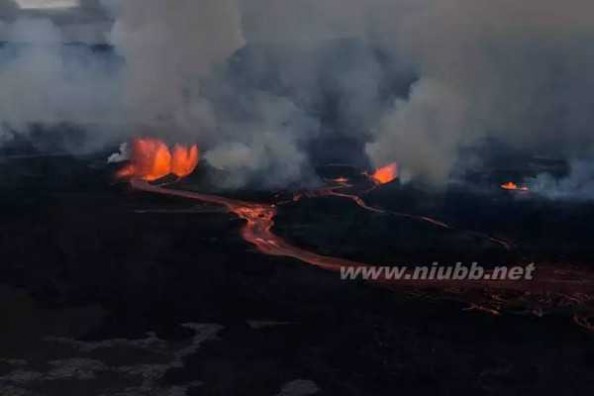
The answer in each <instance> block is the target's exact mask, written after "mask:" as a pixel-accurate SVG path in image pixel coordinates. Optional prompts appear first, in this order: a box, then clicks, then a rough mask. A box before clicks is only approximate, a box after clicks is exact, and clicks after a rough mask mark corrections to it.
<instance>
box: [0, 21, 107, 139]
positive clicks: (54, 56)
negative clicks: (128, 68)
mask: <svg viewBox="0 0 594 396" xmlns="http://www.w3.org/2000/svg"><path fill="white" fill-rule="evenodd" d="M3 28H4V29H3V31H4V33H5V35H4V37H5V39H6V41H7V44H6V45H5V46H3V47H2V48H0V87H1V89H0V140H8V139H10V137H11V136H12V135H13V134H15V133H26V132H27V131H28V130H29V129H30V126H31V125H32V124H43V125H45V126H48V127H51V126H55V125H59V124H62V123H71V124H76V125H80V126H84V127H86V128H87V129H89V130H93V129H95V128H97V130H102V131H103V133H106V132H109V131H110V121H109V120H111V122H112V123H113V124H112V126H113V125H115V124H116V123H117V118H118V116H119V111H118V109H119V108H118V106H117V98H118V97H119V94H118V84H117V78H114V76H113V75H112V73H111V71H112V66H111V65H109V64H108V63H106V62H105V61H103V60H100V59H98V58H96V57H94V56H93V55H92V54H91V52H90V51H88V50H76V49H70V50H68V49H65V48H63V46H62V44H63V37H62V34H61V30H60V29H59V28H58V27H57V26H56V25H55V24H53V23H52V22H51V21H50V20H48V19H18V20H16V21H14V22H12V23H6V24H4V26H3ZM106 121H107V122H106ZM99 124H102V126H101V128H99V127H98V126H99ZM89 133H90V134H91V133H92V132H89ZM96 133H99V132H98V131H97V132H96ZM91 140H92V139H91ZM81 149H82V148H81Z"/></svg>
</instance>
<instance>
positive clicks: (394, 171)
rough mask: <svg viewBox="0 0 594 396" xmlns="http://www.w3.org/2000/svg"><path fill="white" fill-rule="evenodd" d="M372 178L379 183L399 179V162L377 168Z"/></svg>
mask: <svg viewBox="0 0 594 396" xmlns="http://www.w3.org/2000/svg"><path fill="white" fill-rule="evenodd" d="M371 179H372V180H373V181H374V182H375V183H376V184H378V185H383V184H388V183H391V182H393V181H394V180H396V179H398V164H397V163H395V162H394V163H392V164H389V165H386V166H384V167H382V168H379V169H377V170H376V171H375V172H374V173H373V174H372V175H371Z"/></svg>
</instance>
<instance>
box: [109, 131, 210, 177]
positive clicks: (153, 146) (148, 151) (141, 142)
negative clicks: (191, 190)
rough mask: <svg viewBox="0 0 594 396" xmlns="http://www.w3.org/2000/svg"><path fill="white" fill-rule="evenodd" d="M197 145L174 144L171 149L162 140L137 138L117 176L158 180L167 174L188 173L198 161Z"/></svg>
mask: <svg viewBox="0 0 594 396" xmlns="http://www.w3.org/2000/svg"><path fill="white" fill-rule="evenodd" d="M199 159H200V158H199V151H198V146H196V145H194V146H192V147H189V148H188V147H185V146H180V145H176V146H175V147H174V148H173V150H169V147H167V145H166V144H165V142H163V141H162V140H159V139H155V138H138V139H134V140H133V141H132V153H131V157H130V163H129V164H128V165H126V166H125V167H124V168H123V169H121V170H120V171H119V172H118V173H117V177H118V178H130V179H132V178H138V179H142V180H146V181H155V180H159V179H161V178H163V177H165V176H167V175H169V174H174V175H176V176H177V177H179V178H182V177H186V176H188V175H190V174H191V173H192V172H194V170H195V169H196V167H197V166H198V161H199Z"/></svg>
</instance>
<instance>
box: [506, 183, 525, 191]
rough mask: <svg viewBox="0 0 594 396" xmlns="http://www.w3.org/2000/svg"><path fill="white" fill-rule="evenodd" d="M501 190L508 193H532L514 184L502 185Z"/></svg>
mask: <svg viewBox="0 0 594 396" xmlns="http://www.w3.org/2000/svg"><path fill="white" fill-rule="evenodd" d="M501 188H502V189H504V190H508V191H530V189H529V188H528V187H520V186H518V185H517V184H516V183H514V182H507V183H505V184H502V185H501Z"/></svg>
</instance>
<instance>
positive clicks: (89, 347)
mask: <svg viewBox="0 0 594 396" xmlns="http://www.w3.org/2000/svg"><path fill="white" fill-rule="evenodd" d="M103 162H104V161H103V159H102V158H86V159H72V158H70V157H67V156H56V157H37V158H14V157H13V158H6V157H3V158H0V171H1V174H2V177H1V178H0V203H1V204H0V216H1V217H0V219H1V222H0V227H1V233H0V252H1V254H2V265H1V266H0V275H1V277H2V278H1V280H0V283H1V286H0V312H1V313H2V318H3V320H2V322H1V324H0V334H1V338H0V394H1V395H3V396H4V395H39V394H41V395H59V396H66V395H73V396H82V395H85V396H86V395H89V396H92V395H122V396H123V395H134V396H136V395H176V396H177V395H184V394H187V395H258V396H260V395H310V394H319V395H394V394H414V395H417V394H432V395H435V394H455V393H461V392H469V393H470V392H472V393H474V394H484V395H498V394H520V393H522V394H540V395H542V394H563V395H569V394H583V395H589V394H592V391H593V390H594V376H593V375H592V373H593V372H594V343H593V340H594V338H593V335H592V334H590V333H588V332H586V331H585V330H583V329H581V328H579V327H578V326H576V325H574V324H573V323H572V322H571V320H570V318H568V317H567V315H563V314H559V315H550V316H545V317H543V318H536V317H532V316H516V315H503V316H500V317H495V316H491V315H488V314H484V313H480V312H474V311H466V310H465V308H467V305H466V304H463V303H460V302H454V301H446V300H440V299H433V298H430V297H427V296H425V297H414V296H411V295H410V294H408V293H398V292H394V291H389V290H384V289H381V288H377V287H375V286H372V285H366V284H360V283H353V282H342V281H340V279H339V277H338V276H337V275H336V274H332V273H327V272H324V271H322V270H319V269H316V268H312V267H309V266H307V265H305V264H303V263H300V262H298V261H295V260H291V259H283V258H272V257H267V256H263V255H261V254H259V253H258V252H256V251H255V250H254V248H252V247H251V246H249V245H247V244H246V243H245V242H244V241H243V240H242V239H241V238H240V236H239V233H238V230H239V228H240V227H241V222H240V221H239V220H237V219H235V218H234V217H232V216H230V215H228V214H226V213H224V212H223V211H221V210H220V209H219V208H211V207H207V206H203V205H197V204H196V203H194V202H186V201H183V200H177V199H170V198H166V197H165V198H164V197H153V196H147V195H146V194H142V193H137V192H133V191H131V190H130V189H129V188H128V187H127V186H125V185H118V184H114V183H113V181H112V179H111V170H110V169H106V167H105V166H104V165H103ZM369 201H370V202H372V203H373V204H375V205H378V206H381V207H384V208H388V209H391V210H398V211H401V212H408V213H418V214H423V215H432V216H435V217H437V218H439V219H441V220H444V221H448V222H450V223H452V224H455V225H456V227H458V228H459V229H462V230H472V231H476V232H486V233H490V234H494V235H498V236H504V237H507V238H509V239H511V240H512V241H514V242H515V244H516V249H515V250H514V252H513V253H512V254H505V253H502V252H501V251H500V249H498V248H497V247H496V246H492V245H491V244H489V243H487V242H485V241H484V238H482V237H480V236H477V235H476V234H473V233H467V232H444V231H443V230H438V229H435V228H431V227H429V226H427V225H420V224H418V223H415V222H413V221H410V220H406V219H387V220H386V219H384V218H378V217H377V216H375V215H373V214H372V213H368V212H365V211H363V210H361V209H360V208H358V207H356V206H355V205H354V204H353V203H351V202H349V201H343V200H337V199H336V198H320V199H316V200H307V201H303V202H301V203H298V204H293V205H289V206H287V207H284V208H282V209H281V212H280V215H279V218H278V226H277V230H278V232H279V233H280V234H282V235H287V236H290V237H291V240H293V241H295V242H297V243H298V244H299V245H300V246H309V247H311V248H313V249H315V250H316V251H320V252H324V253H327V254H335V255H340V256H344V257H351V258H361V259H366V260H369V261H373V262H399V261H403V262H408V261H412V260H415V262H417V260H418V262H419V263H421V264H424V261H425V260H431V259H433V258H435V257H438V258H439V257H447V258H449V259H456V258H457V257H462V258H463V259H465V258H474V257H478V258H480V259H484V260H493V261H499V260H501V261H507V260H513V259H516V258H519V257H521V258H524V259H533V260H536V261H537V262H538V261H540V260H543V261H544V260H546V261H547V262H556V261H567V262H571V263H576V264H579V265H588V264H589V263H592V262H593V259H594V256H593V253H594V247H593V246H592V243H591V242H592V238H591V235H592V234H593V231H594V207H593V206H592V205H588V204H559V203H551V202H547V201H544V200H540V199H536V198H530V199H526V198H524V199H518V198H517V197H514V196H512V195H510V194H507V193H505V192H503V191H499V190H498V189H497V188H494V189H493V191H488V192H485V191H481V192H476V191H475V192H469V191H465V190H464V189H461V188H453V189H451V190H450V191H449V192H447V193H431V194H430V193H423V192H421V191H416V190H414V189H412V188H409V189H401V188H399V187H398V186H388V187H386V188H385V189H382V190H378V191H376V192H374V193H372V194H371V196H370V197H369ZM497 264H499V263H497Z"/></svg>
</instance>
